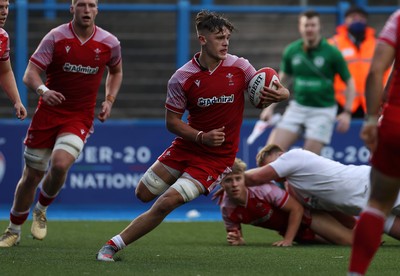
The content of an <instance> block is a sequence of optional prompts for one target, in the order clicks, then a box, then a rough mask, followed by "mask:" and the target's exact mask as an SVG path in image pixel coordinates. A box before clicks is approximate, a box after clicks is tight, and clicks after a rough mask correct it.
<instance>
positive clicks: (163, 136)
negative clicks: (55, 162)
mask: <svg viewBox="0 0 400 276" xmlns="http://www.w3.org/2000/svg"><path fill="white" fill-rule="evenodd" d="M254 123H255V120H246V121H244V123H243V127H242V132H241V144H240V148H239V152H238V157H240V158H242V159H243V160H244V161H245V162H246V163H247V164H248V167H249V168H252V167H255V166H256V163H255V156H256V154H257V151H258V150H259V149H260V148H261V147H263V146H264V145H265V141H266V139H267V137H268V135H269V133H270V131H271V129H267V130H266V131H265V133H263V134H262V135H261V136H260V137H259V138H258V139H256V141H255V142H254V143H253V144H251V145H249V144H247V142H246V140H247V137H248V136H249V135H250V133H251V132H252V130H253V127H254ZM360 126H361V122H359V121H353V123H352V126H351V129H350V130H349V132H347V133H345V134H339V133H334V135H333V138H332V143H331V145H329V146H327V147H324V149H323V152H322V155H324V156H326V157H328V158H331V159H334V160H338V161H340V162H342V163H346V164H349V163H351V164H366V163H367V162H368V158H369V152H368V150H367V149H366V148H365V147H364V145H363V143H362V141H361V140H360V138H359V131H360ZM27 127H28V122H19V121H14V120H13V121H8V120H3V121H1V120H0V187H1V189H0V205H8V206H10V205H11V204H12V200H13V195H14V190H15V186H16V184H17V182H18V180H19V178H20V177H21V172H22V170H23V166H24V162H23V149H24V146H23V139H24V136H25V133H26V129H27ZM173 138H174V136H173V135H172V134H171V133H169V132H168V131H167V130H166V128H165V124H164V120H129V121H128V120H124V121H108V122H106V123H104V124H100V123H96V125H95V132H94V134H93V135H92V136H91V137H90V138H89V140H88V142H87V144H86V145H85V148H84V150H83V152H82V154H81V155H80V156H79V158H78V160H77V161H76V163H75V164H74V166H73V167H72V168H71V170H70V173H69V175H68V178H67V180H66V183H65V185H64V188H63V190H62V191H61V193H60V194H59V196H58V197H57V199H56V201H55V203H60V204H65V205H71V206H73V205H77V204H79V205H85V204H87V205H90V204H99V203H102V202H106V203H107V204H129V205H133V206H134V205H136V204H142V203H140V202H139V201H138V200H137V199H136V197H135V193H134V190H135V187H136V185H137V183H138V181H139V179H140V178H141V176H142V175H143V173H144V172H145V171H146V170H147V168H148V167H150V166H151V164H152V163H153V162H154V161H155V160H156V158H157V157H158V156H159V155H160V154H161V153H162V152H163V150H164V149H165V148H166V147H168V146H169V145H170V143H171V141H172V140H173ZM301 145H302V143H301V141H299V143H298V144H296V145H295V147H300V146H301ZM196 202H197V203H198V204H203V203H204V204H210V203H211V204H212V205H215V203H212V201H211V200H210V197H204V196H202V197H200V198H199V199H196Z"/></svg>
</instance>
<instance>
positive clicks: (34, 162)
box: [24, 147, 51, 172]
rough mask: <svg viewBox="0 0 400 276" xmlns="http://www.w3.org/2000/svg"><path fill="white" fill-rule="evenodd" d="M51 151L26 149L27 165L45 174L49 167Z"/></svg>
mask: <svg viewBox="0 0 400 276" xmlns="http://www.w3.org/2000/svg"><path fill="white" fill-rule="evenodd" d="M50 157H51V149H33V148H28V147H26V148H25V151H24V159H25V164H26V165H27V166H28V167H30V168H32V169H35V170H38V171H41V172H45V171H46V170H47V168H48V166H49V160H50Z"/></svg>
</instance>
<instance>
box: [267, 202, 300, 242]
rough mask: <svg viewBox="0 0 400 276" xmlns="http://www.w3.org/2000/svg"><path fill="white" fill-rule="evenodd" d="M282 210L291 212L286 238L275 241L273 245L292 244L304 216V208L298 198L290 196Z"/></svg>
mask: <svg viewBox="0 0 400 276" xmlns="http://www.w3.org/2000/svg"><path fill="white" fill-rule="evenodd" d="M282 210H283V211H285V212H288V213H289V219H288V227H287V229H286V233H285V236H284V239H283V240H281V241H277V242H274V243H273V244H272V245H274V246H292V245H293V240H294V238H295V237H296V234H297V231H298V230H299V227H300V224H301V221H302V218H303V214H304V208H303V206H301V204H300V203H299V202H298V201H297V200H296V199H294V198H292V197H289V198H288V201H287V202H286V204H285V205H284V206H283V207H282Z"/></svg>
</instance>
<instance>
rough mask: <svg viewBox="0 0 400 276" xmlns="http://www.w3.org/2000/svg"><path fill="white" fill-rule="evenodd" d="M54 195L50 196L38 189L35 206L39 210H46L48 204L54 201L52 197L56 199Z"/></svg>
mask: <svg viewBox="0 0 400 276" xmlns="http://www.w3.org/2000/svg"><path fill="white" fill-rule="evenodd" d="M56 196H57V195H55V196H53V197H51V196H49V195H48V194H47V193H46V192H45V191H43V189H42V190H41V191H40V194H39V200H38V202H37V203H36V206H35V208H36V209H38V210H40V211H41V212H46V210H47V207H49V205H50V204H51V203H52V202H53V201H54V199H56Z"/></svg>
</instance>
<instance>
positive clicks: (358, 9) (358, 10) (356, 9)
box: [344, 6, 368, 17]
mask: <svg viewBox="0 0 400 276" xmlns="http://www.w3.org/2000/svg"><path fill="white" fill-rule="evenodd" d="M353 13H359V14H362V15H363V16H364V17H368V13H367V11H366V10H364V9H363V8H361V7H359V6H351V7H350V8H349V9H348V10H347V11H346V12H345V14H344V17H347V16H349V15H351V14H353Z"/></svg>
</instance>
